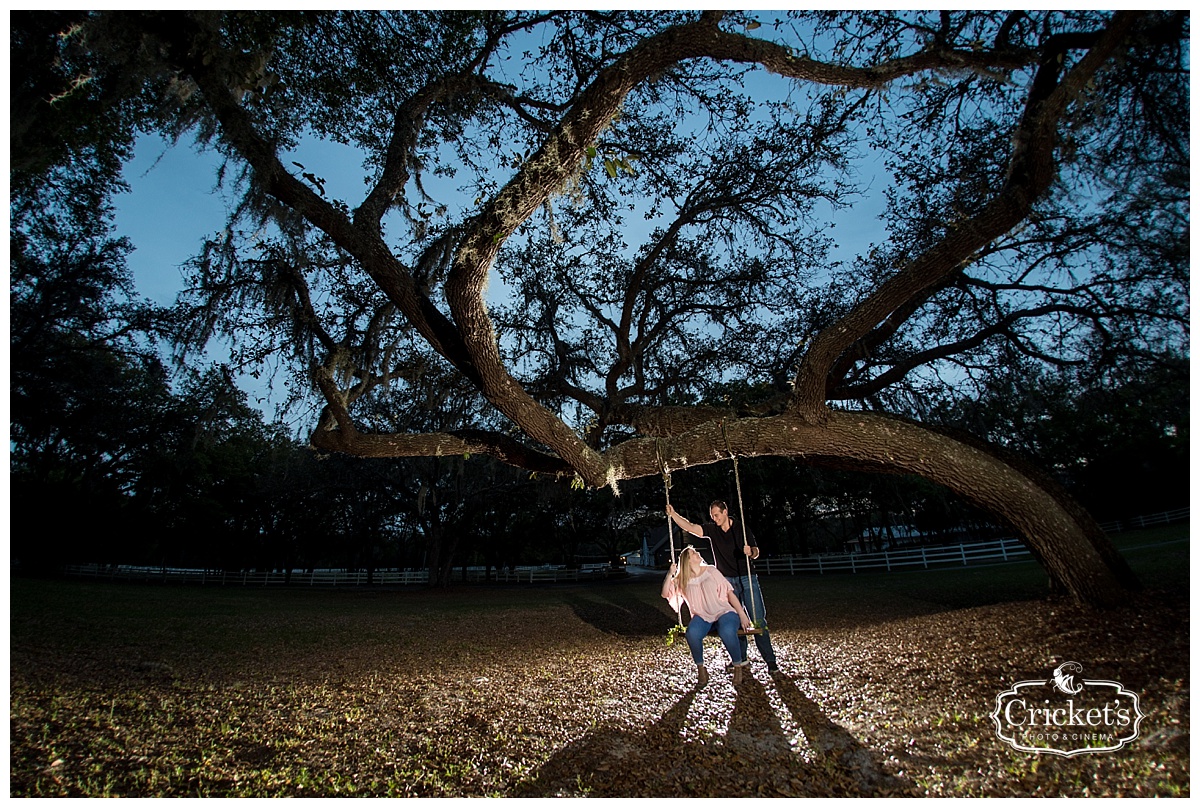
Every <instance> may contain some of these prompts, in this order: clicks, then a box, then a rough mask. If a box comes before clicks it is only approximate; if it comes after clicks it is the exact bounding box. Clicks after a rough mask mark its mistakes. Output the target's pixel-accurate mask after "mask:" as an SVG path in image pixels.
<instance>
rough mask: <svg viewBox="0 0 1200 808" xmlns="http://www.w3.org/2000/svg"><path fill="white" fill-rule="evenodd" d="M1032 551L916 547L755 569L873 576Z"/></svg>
mask: <svg viewBox="0 0 1200 808" xmlns="http://www.w3.org/2000/svg"><path fill="white" fill-rule="evenodd" d="M1028 556H1029V551H1028V550H1026V549H1025V545H1023V544H1021V542H1020V541H1019V540H1017V539H998V540H996V541H985V542H973V543H970V544H966V543H963V544H951V545H946V546H941V547H912V548H906V549H896V550H883V551H882V552H878V553H845V554H838V555H819V556H808V557H797V556H784V557H782V558H760V559H759V560H758V561H756V562H755V567H756V568H757V570H758V572H759V573H760V574H762V575H803V574H808V573H816V574H818V575H824V574H825V573H835V572H870V571H875V570H882V571H884V572H891V571H892V570H897V569H903V568H905V567H912V568H924V569H929V568H930V567H942V566H946V565H954V566H966V565H969V564H985V563H1002V562H1005V561H1013V560H1015V559H1019V558H1027V557H1028Z"/></svg>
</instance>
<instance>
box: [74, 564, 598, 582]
mask: <svg viewBox="0 0 1200 808" xmlns="http://www.w3.org/2000/svg"><path fill="white" fill-rule="evenodd" d="M613 572H616V570H613V569H612V568H611V567H610V566H609V565H608V564H584V565H582V566H580V567H578V568H568V567H565V566H542V567H513V568H507V569H500V570H497V569H491V570H490V575H489V570H488V569H487V568H485V567H467V569H466V578H465V580H466V581H469V582H481V581H485V580H488V581H497V582H501V583H505V582H508V583H518V582H524V583H537V582H554V581H581V580H589V579H596V578H604V577H606V576H608V575H610V574H612V573H613ZM63 574H64V575H68V576H72V577H77V578H94V579H99V580H109V581H149V582H154V581H158V582H162V583H175V584H201V585H209V586H282V585H284V584H289V585H291V586H366V585H367V584H368V583H370V584H372V585H376V584H378V585H393V586H394V585H404V584H424V583H428V582H429V570H400V569H377V570H375V572H374V574H373V575H368V574H367V571H366V570H344V569H342V570H339V569H315V570H292V571H291V573H290V575H289V573H288V572H287V571H285V570H270V571H267V570H243V571H226V570H204V569H184V568H180V567H150V566H133V565H129V564H69V565H67V566H65V567H63ZM450 577H451V580H452V581H454V582H459V581H462V580H464V578H463V570H462V568H461V567H455V568H454V570H453V572H452V573H451V576H450Z"/></svg>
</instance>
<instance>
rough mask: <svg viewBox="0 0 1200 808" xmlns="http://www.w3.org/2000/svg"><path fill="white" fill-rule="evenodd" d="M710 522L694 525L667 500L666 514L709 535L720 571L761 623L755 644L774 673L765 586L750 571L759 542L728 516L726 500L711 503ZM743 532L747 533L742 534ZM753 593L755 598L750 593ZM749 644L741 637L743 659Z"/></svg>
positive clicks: (696, 532)
mask: <svg viewBox="0 0 1200 808" xmlns="http://www.w3.org/2000/svg"><path fill="white" fill-rule="evenodd" d="M708 515H709V516H711V517H712V521H711V522H705V523H704V524H703V525H697V524H693V523H692V522H689V521H688V520H687V519H684V518H683V517H682V516H680V515H679V513H678V512H676V510H675V509H674V508H673V507H671V504H670V503H667V516H669V517H671V519H673V520H674V521H675V524H677V525H679V527H680V528H682V529H683V530H686V531H687V532H688V533H691V534H692V535H693V536H696V537H698V538H707V539H708V540H709V541H710V542H711V543H712V550H713V563H714V564H716V567H717V570H718V571H719V572H720V573H721V574H722V575H724V576H725V578H726V579H727V580H728V581H729V583H730V584H731V585H732V586H733V591H734V593H735V594H737V596H738V599H739V600H741V602H742V603H743V604H744V605H745V607H746V612H747V613H749V614H750V615H752V616H754V617H755V618H756V619H757V620H759V621H760V622H761V624H762V633H761V634H755V635H754V644H755V645H756V646H757V647H758V653H759V655H760V656H761V657H762V658H763V662H766V663H767V670H768V671H770V672H771V673H774V672H775V671H777V670H779V662H778V661H777V660H776V659H775V649H774V648H772V647H771V633H770V632H769V631H767V627H766V626H767V606H766V603H765V602H764V601H763V599H762V589H760V588H759V585H758V576H757V575H753V574H751V567H750V561H749V559H754V558H758V542H756V541H755V539H754V531H752V530H751V531H744V528H743V525H742V523H741V522H736V523H735V522H734V521H733V519H732V517H730V515H729V506H728V505H726V504H725V502H724V501H723V500H719V499H718V500H714V501H713V503H712V504H711V505H709V506H708ZM743 532H744V535H743ZM751 593H752V594H753V598H754V601H753V603H751V602H750V600H749V599H748V596H750V595H751ZM748 647H749V643H748V642H747V641H746V638H745V637H742V659H749V657H747V656H746V650H747V648H748Z"/></svg>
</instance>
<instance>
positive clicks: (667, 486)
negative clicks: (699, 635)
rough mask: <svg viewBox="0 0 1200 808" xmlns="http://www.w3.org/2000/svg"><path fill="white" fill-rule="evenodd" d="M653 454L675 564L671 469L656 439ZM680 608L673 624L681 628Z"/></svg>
mask: <svg viewBox="0 0 1200 808" xmlns="http://www.w3.org/2000/svg"><path fill="white" fill-rule="evenodd" d="M654 454H655V455H657V456H658V467H659V468H660V469H661V470H662V478H663V493H664V494H665V495H666V498H667V538H668V539H669V540H670V542H671V564H672V566H673V565H674V564H675V531H674V530H673V528H674V525H672V524H671V515H670V510H671V470H670V469H669V468H667V464H666V463H664V462H663V458H662V451H661V450H660V449H659V443H658V440H657V439H655V441H654ZM681 608H682V607H680V608H676V609H675V625H676V626H678V627H679V628H683V614H682V611H681Z"/></svg>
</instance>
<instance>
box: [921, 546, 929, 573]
mask: <svg viewBox="0 0 1200 808" xmlns="http://www.w3.org/2000/svg"><path fill="white" fill-rule="evenodd" d="M921 566H923V567H925V569H929V559H928V558H926V557H925V547H924V546H922V547H921Z"/></svg>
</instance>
